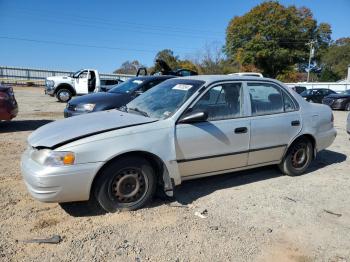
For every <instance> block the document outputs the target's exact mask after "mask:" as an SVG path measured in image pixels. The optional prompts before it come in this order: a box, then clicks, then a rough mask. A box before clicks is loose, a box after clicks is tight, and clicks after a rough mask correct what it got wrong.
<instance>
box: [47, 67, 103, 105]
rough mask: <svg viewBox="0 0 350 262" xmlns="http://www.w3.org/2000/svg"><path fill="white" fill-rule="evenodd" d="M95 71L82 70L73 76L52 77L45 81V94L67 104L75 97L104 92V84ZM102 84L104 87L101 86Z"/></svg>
mask: <svg viewBox="0 0 350 262" xmlns="http://www.w3.org/2000/svg"><path fill="white" fill-rule="evenodd" d="M101 81H102V79H101V77H100V74H99V72H98V71H97V70H95V69H82V70H79V71H77V72H76V73H74V74H72V75H71V76H50V77H47V78H46V81H45V94H48V95H50V96H55V97H56V98H57V99H58V101H60V102H67V101H69V100H70V99H71V98H72V97H73V96H76V95H85V94H89V93H93V92H99V91H103V90H101V87H102V88H105V86H103V82H102V83H101ZM101 84H102V86H101Z"/></svg>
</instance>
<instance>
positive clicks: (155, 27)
mask: <svg viewBox="0 0 350 262" xmlns="http://www.w3.org/2000/svg"><path fill="white" fill-rule="evenodd" d="M17 9H19V10H22V12H23V11H24V13H27V14H28V13H29V14H34V15H35V16H37V15H40V17H43V16H45V12H46V11H44V10H42V11H38V10H31V9H25V8H17ZM17 14H18V13H17ZM47 17H50V18H52V16H47ZM59 17H66V18H69V20H70V21H78V22H92V23H94V24H104V25H111V26H115V25H116V24H121V25H124V26H125V25H128V26H132V27H137V28H143V29H146V30H158V31H166V32H175V33H188V34H193V33H194V32H195V33H201V32H202V33H210V34H218V35H221V34H223V33H224V32H219V31H210V30H203V29H198V28H193V27H187V28H183V27H173V26H166V25H150V24H139V23H135V22H130V21H121V20H117V21H113V20H110V19H101V18H100V17H99V18H97V17H91V16H89V17H86V16H78V15H75V14H74V15H73V14H67V13H64V12H60V13H59Z"/></svg>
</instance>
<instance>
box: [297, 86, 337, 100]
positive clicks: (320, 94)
mask: <svg viewBox="0 0 350 262" xmlns="http://www.w3.org/2000/svg"><path fill="white" fill-rule="evenodd" d="M331 94H336V92H334V91H333V90H331V89H327V88H314V89H307V90H305V91H304V92H302V93H301V94H300V95H301V96H302V97H303V98H304V99H305V100H306V101H308V102H312V103H322V99H323V98H324V97H326V96H329V95H331Z"/></svg>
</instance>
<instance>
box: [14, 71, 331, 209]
mask: <svg viewBox="0 0 350 262" xmlns="http://www.w3.org/2000/svg"><path fill="white" fill-rule="evenodd" d="M123 110H124V112H122V111H118V110H111V111H102V112H97V113H93V114H87V115H83V116H77V117H74V118H68V119H64V120H59V121H56V122H53V123H50V124H47V125H45V126H43V127H41V128H39V129H37V130H36V131H34V132H33V133H32V134H31V135H30V136H29V138H28V149H27V150H26V151H25V152H24V154H23V156H22V162H21V168H22V174H23V177H24V181H25V183H26V186H27V188H28V190H29V192H30V193H31V194H32V196H33V197H34V198H36V199H38V200H40V201H44V202H59V203H60V202H72V201H82V200H89V199H95V200H97V202H98V203H99V205H100V206H101V207H102V208H104V209H105V210H106V211H109V212H115V211H117V210H134V209H137V208H140V207H143V206H144V205H145V204H146V203H148V202H149V201H150V200H151V199H152V196H153V194H154V192H155V190H156V188H157V187H161V188H162V189H163V190H164V191H165V193H166V194H168V195H172V192H173V188H174V186H176V185H180V184H181V182H182V181H184V180H190V179H196V178H200V177H206V176H212V175H217V174H222V173H229V172H233V171H238V170H244V169H251V168H256V167H260V166H266V165H279V167H280V169H281V171H282V173H284V174H286V175H291V176H295V175H300V174H302V173H304V172H305V171H306V170H307V168H308V167H309V165H310V163H311V161H312V160H313V159H314V158H315V156H316V154H317V152H319V151H320V150H323V149H325V148H327V147H328V146H330V145H331V144H332V142H333V141H334V139H335V137H336V130H335V129H334V126H333V115H332V111H331V109H330V108H329V107H328V106H325V105H320V104H311V103H308V102H306V101H305V100H304V99H303V98H302V97H301V96H299V95H297V94H296V93H295V92H293V91H289V89H288V88H287V87H286V86H285V85H284V84H282V83H281V82H278V81H275V80H272V79H267V78H260V77H245V76H191V77H184V78H174V79H170V80H166V81H164V82H162V83H161V84H159V85H157V86H155V87H154V88H152V89H151V90H149V91H147V92H145V93H144V94H142V95H140V96H139V97H137V98H136V99H135V100H133V101H132V102H130V103H129V104H127V106H126V107H125V108H124V109H123Z"/></svg>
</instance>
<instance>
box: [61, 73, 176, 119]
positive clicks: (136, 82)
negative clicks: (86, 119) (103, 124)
mask: <svg viewBox="0 0 350 262" xmlns="http://www.w3.org/2000/svg"><path fill="white" fill-rule="evenodd" d="M169 78H173V76H141V77H134V78H131V79H129V80H127V81H125V82H124V83H122V84H118V85H115V86H114V87H113V88H112V89H110V90H109V91H108V92H99V93H93V94H88V95H85V96H80V97H76V98H73V99H72V100H71V101H69V102H68V103H67V106H66V108H65V109H64V117H71V116H77V115H81V114H86V113H91V112H97V111H103V110H109V109H115V108H120V107H121V106H124V105H126V104H127V103H129V102H130V101H131V100H133V99H134V98H136V97H137V96H139V95H140V94H142V93H143V92H146V91H147V90H148V89H150V88H152V87H154V86H155V85H158V84H159V83H161V82H163V81H165V80H167V79H169Z"/></svg>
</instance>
